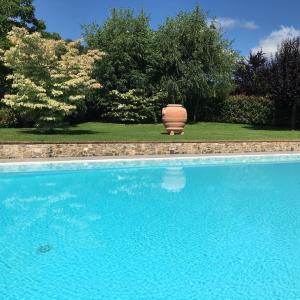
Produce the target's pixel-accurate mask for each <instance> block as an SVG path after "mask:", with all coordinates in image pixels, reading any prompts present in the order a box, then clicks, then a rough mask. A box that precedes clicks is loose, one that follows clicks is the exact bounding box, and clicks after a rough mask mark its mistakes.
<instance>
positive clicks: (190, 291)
mask: <svg viewBox="0 0 300 300" xmlns="http://www.w3.org/2000/svg"><path fill="white" fill-rule="evenodd" d="M299 175H300V156H299V155H275V156H274V155H272V156H233V157H206V158H182V159H165V160H164V159H149V160H134V161H131V160H127V161H126V160H118V161H110V160H108V161H103V162H98V161H91V162H87V161H85V162H66V163H23V164H18V163H16V164H2V165H0V295H1V296H0V298H1V299H5V300H6V299H14V300H15V299H16V300H18V299H22V300H27V299H30V300H31V299H38V300H44V299H45V300H48V299H51V300H53V299H72V300H76V299H106V300H109V299H121V300H123V299H124V300H125V299H126V300H127V299H128V300H135V299H136V300H142V299H166V300H168V299H172V300H177V299H178V300H184V299H289V300H290V299H300V176H299Z"/></svg>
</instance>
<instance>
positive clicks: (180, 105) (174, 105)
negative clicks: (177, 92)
mask: <svg viewBox="0 0 300 300" xmlns="http://www.w3.org/2000/svg"><path fill="white" fill-rule="evenodd" d="M167 107H183V106H182V104H168V105H167Z"/></svg>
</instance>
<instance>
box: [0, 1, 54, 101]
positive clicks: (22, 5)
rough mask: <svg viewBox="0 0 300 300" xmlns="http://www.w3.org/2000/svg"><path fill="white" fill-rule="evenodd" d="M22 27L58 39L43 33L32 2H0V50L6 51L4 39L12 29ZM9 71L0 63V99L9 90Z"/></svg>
mask: <svg viewBox="0 0 300 300" xmlns="http://www.w3.org/2000/svg"><path fill="white" fill-rule="evenodd" d="M14 26H16V27H23V28H26V29H27V30H29V31H30V32H34V31H40V32H42V33H43V34H44V35H45V36H47V37H49V38H55V39H59V38H60V36H59V34H57V33H48V32H46V31H45V29H46V26H45V23H44V21H42V20H39V19H37V18H36V16H35V7H34V5H33V0H0V48H1V49H8V48H9V47H10V44H9V41H8V39H7V38H6V36H7V34H8V32H10V31H11V30H12V28H13V27H14ZM8 74H10V70H9V69H8V68H7V67H5V66H4V65H3V64H2V63H1V62H0V99H1V98H2V97H3V96H4V94H5V92H6V91H8V89H9V88H10V82H8V81H7V80H6V77H7V75H8Z"/></svg>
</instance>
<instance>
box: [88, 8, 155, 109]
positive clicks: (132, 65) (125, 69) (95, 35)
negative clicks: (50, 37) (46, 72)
mask: <svg viewBox="0 0 300 300" xmlns="http://www.w3.org/2000/svg"><path fill="white" fill-rule="evenodd" d="M84 38H85V41H86V44H87V46H88V48H92V49H101V50H103V51H104V52H105V53H106V55H105V56H104V58H103V59H102V60H101V61H99V62H98V63H97V64H96V68H95V72H94V76H95V78H96V79H97V80H98V81H99V82H101V83H102V84H103V89H102V90H101V91H99V92H98V95H96V98H97V99H98V100H97V104H98V108H99V107H100V112H101V113H102V115H107V113H108V114H109V111H110V110H111V109H112V105H114V103H112V101H111V99H112V97H111V95H112V91H118V92H119V93H125V94H126V93H127V92H129V91H133V90H138V91H139V94H143V95H144V96H145V97H146V96H148V95H149V94H151V92H152V89H153V81H152V79H151V76H152V75H153V74H154V72H153V70H154V69H155V68H154V65H155V64H157V63H158V62H157V59H156V58H155V53H154V51H153V49H154V47H153V42H154V41H153V31H152V30H151V28H150V25H149V18H148V17H147V16H146V15H145V13H144V12H143V11H141V12H140V13H138V14H137V15H135V14H134V12H133V10H130V9H125V10H117V9H113V10H112V13H111V16H110V18H109V19H107V20H106V21H105V22H104V24H102V25H95V24H94V25H87V26H84ZM130 94H132V93H129V94H128V95H130ZM128 95H127V96H126V97H128Z"/></svg>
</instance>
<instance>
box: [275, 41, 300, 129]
mask: <svg viewBox="0 0 300 300" xmlns="http://www.w3.org/2000/svg"><path fill="white" fill-rule="evenodd" d="M271 74H272V77H271V80H270V82H271V93H272V96H273V98H274V100H275V102H276V107H277V119H280V118H282V116H281V115H282V114H283V115H284V114H285V113H286V115H287V116H288V119H289V121H290V127H291V129H295V128H296V122H297V118H298V116H299V105H300V38H294V39H287V40H285V41H284V42H283V43H282V44H281V46H280V47H279V49H278V50H277V52H276V54H275V56H274V58H273V59H272V62H271Z"/></svg>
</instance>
